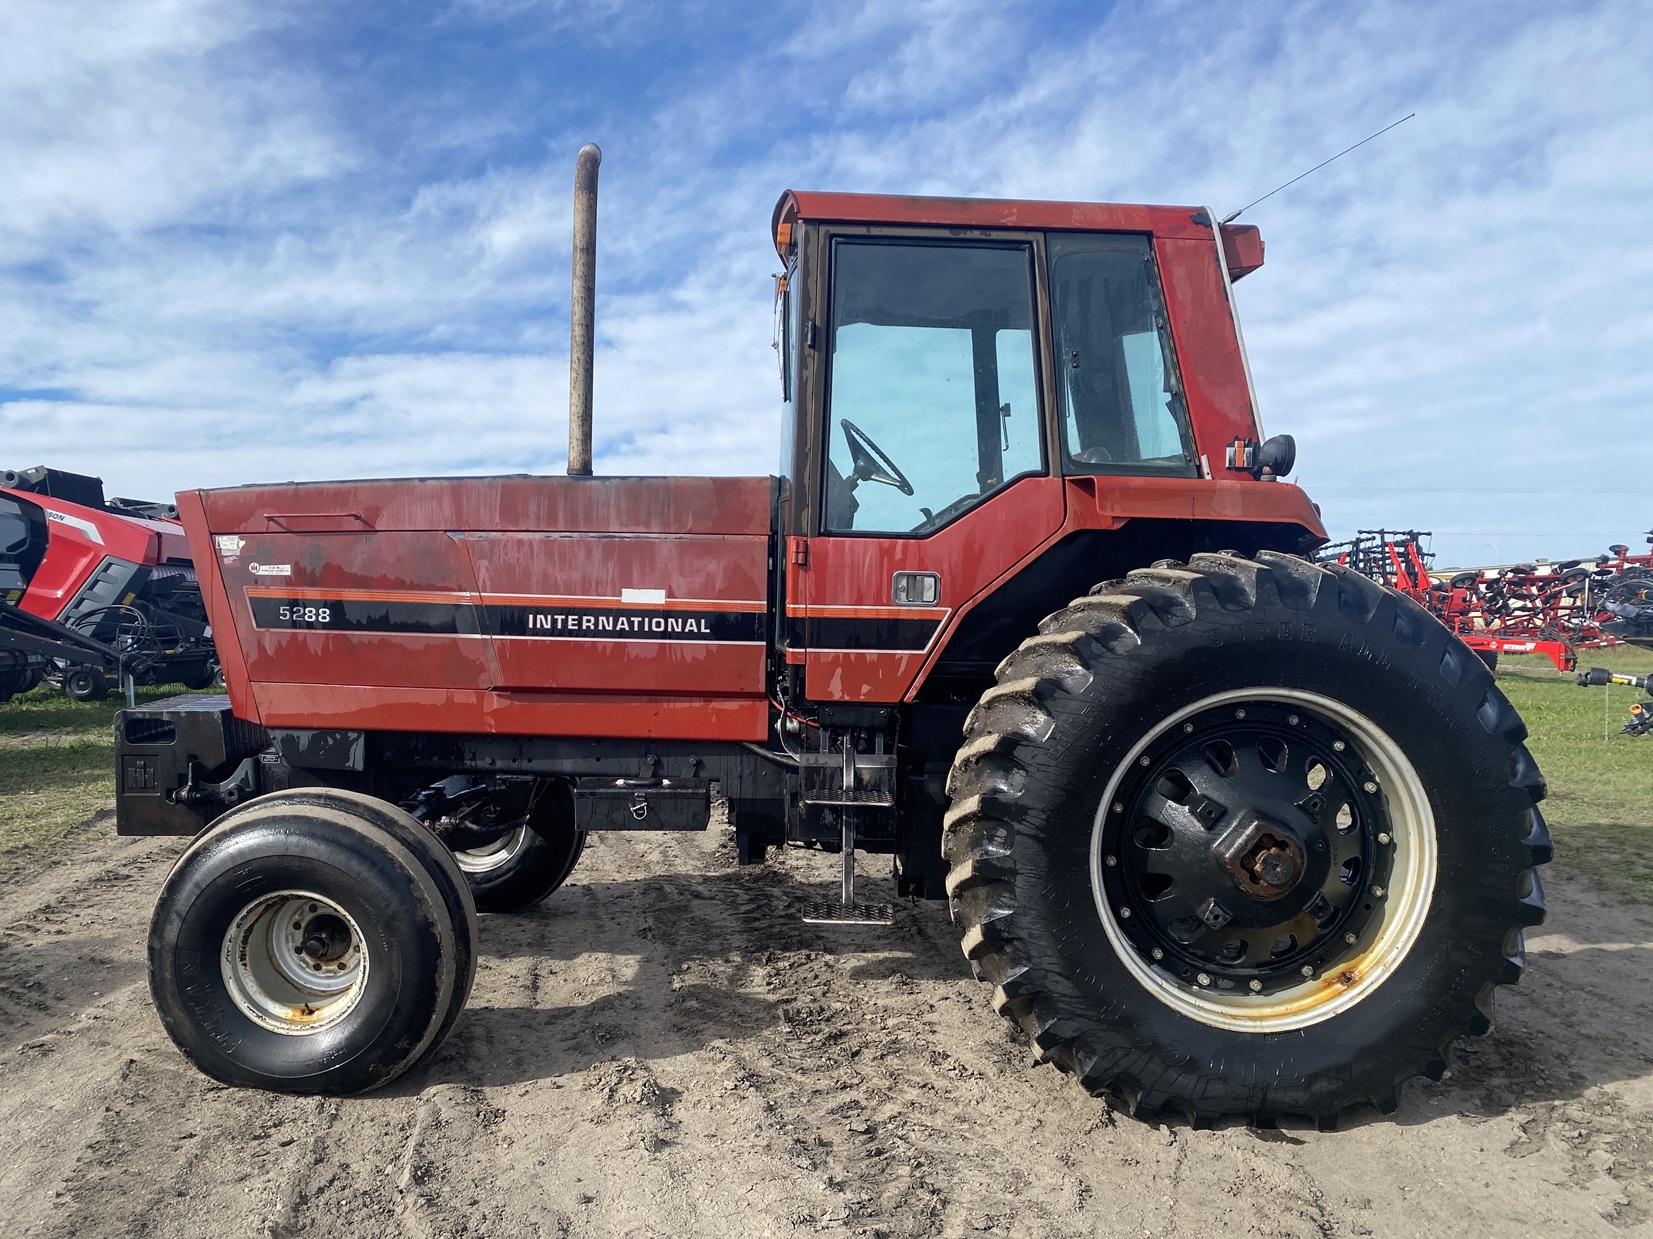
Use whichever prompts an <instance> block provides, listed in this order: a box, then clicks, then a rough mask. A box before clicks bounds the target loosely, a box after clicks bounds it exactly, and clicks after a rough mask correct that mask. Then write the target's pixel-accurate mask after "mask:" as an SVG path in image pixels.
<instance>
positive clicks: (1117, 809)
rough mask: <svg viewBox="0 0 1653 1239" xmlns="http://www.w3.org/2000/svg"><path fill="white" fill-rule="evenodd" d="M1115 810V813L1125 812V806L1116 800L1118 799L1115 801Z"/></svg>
mask: <svg viewBox="0 0 1653 1239" xmlns="http://www.w3.org/2000/svg"><path fill="white" fill-rule="evenodd" d="M1113 811H1114V812H1115V813H1123V812H1125V806H1124V805H1122V804H1120V803H1119V801H1117V800H1116V801H1114V802H1113Z"/></svg>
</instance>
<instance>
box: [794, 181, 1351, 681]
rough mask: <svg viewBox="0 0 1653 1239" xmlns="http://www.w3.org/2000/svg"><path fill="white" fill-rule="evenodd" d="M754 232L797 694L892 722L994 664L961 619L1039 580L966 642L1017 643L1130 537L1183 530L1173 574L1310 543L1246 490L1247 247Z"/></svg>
mask: <svg viewBox="0 0 1653 1239" xmlns="http://www.w3.org/2000/svg"><path fill="white" fill-rule="evenodd" d="M773 224H774V236H775V244H776V249H777V251H778V253H779V254H780V256H781V259H782V261H783V263H784V264H785V273H784V274H783V275H782V276H781V277H780V279H779V281H778V297H779V304H778V305H777V324H778V328H777V337H778V338H777V347H778V349H779V350H780V353H781V357H782V367H781V370H782V394H783V398H784V401H785V414H784V416H785V422H786V427H787V432H786V434H785V435H784V437H783V443H782V453H781V457H782V458H781V462H780V472H781V475H782V479H783V484H784V500H783V504H782V515H781V520H782V523H783V526H784V529H783V532H784V535H785V537H786V540H787V546H788V554H787V556H786V561H787V564H788V565H789V567H788V571H787V573H786V576H785V580H784V586H783V588H781V589H779V590H777V594H778V595H779V596H780V598H781V599H782V600H783V601H782V606H784V616H778V617H777V618H778V619H779V621H780V627H781V628H782V630H783V631H784V633H785V638H784V640H785V643H786V658H787V660H788V663H789V664H790V665H791V666H793V667H797V668H800V669H801V672H799V673H795V674H794V676H793V679H794V680H796V681H797V683H795V684H793V685H792V686H791V687H792V688H793V690H794V692H795V693H796V695H798V696H800V697H803V698H808V699H821V700H846V701H881V702H894V701H900V700H903V699H909V698H910V697H911V696H912V695H913V694H916V692H917V691H918V687H919V683H920V681H922V680H927V679H928V678H929V672H930V670H932V669H939V670H940V671H942V672H943V678H946V677H947V676H952V677H954V678H960V677H962V678H977V677H980V676H981V675H983V674H986V673H990V672H991V669H992V667H993V666H994V665H996V663H997V662H998V660H999V659H1001V658H1002V657H1003V656H1004V655H1005V654H1006V653H1008V652H1009V648H1010V645H1011V644H1014V642H1011V643H1009V644H1005V643H1004V641H1003V639H1002V637H1001V638H999V639H995V637H994V635H993V634H992V633H987V632H982V631H978V629H979V628H980V622H978V623H975V624H972V622H971V621H969V620H968V619H967V618H966V617H967V616H968V615H969V614H971V613H974V612H975V611H976V610H977V609H978V608H979V607H980V606H981V605H982V604H983V603H985V602H987V601H988V600H989V599H990V598H991V597H992V596H993V595H994V594H995V592H996V587H997V586H998V585H1000V584H1002V583H1003V582H1005V581H1006V580H1007V579H1008V578H1009V577H1010V576H1011V575H1013V574H1015V573H1017V572H1018V571H1020V570H1022V569H1024V568H1029V567H1033V568H1034V572H1033V574H1032V576H1030V577H1029V578H1028V579H1027V580H1025V581H1024V582H1023V583H1022V584H1023V585H1024V586H1025V587H1026V588H1018V589H1016V590H1014V591H1010V593H1009V595H1008V596H1007V597H1006V598H1004V599H1002V600H1001V601H1000V604H999V605H998V606H997V607H996V608H995V607H992V606H989V611H988V613H987V614H986V615H984V616H983V617H982V621H981V622H984V623H986V624H987V625H988V627H991V628H996V629H1000V630H1002V633H1003V634H1006V635H1007V634H1009V633H1010V632H1011V631H1013V630H1014V631H1019V632H1025V631H1026V625H1027V623H1028V622H1030V621H1037V619H1038V618H1039V617H1040V616H1041V615H1044V614H1047V613H1048V612H1049V611H1050V610H1053V609H1054V608H1055V607H1056V606H1059V605H1060V604H1061V603H1063V602H1065V601H1067V599H1068V598H1070V597H1072V596H1073V594H1074V593H1075V592H1082V591H1083V589H1084V588H1087V587H1088V583H1089V582H1091V581H1093V580H1094V579H1095V577H1096V575H1097V572H1098V568H1099V567H1101V566H1105V565H1106V564H1107V563H1108V562H1110V560H1111V559H1112V558H1113V556H1112V555H1110V554H1109V549H1110V546H1109V544H1110V543H1121V544H1123V543H1126V542H1133V541H1134V537H1135V535H1138V534H1141V533H1142V528H1141V526H1140V524H1139V526H1138V528H1137V530H1135V531H1134V533H1133V536H1132V537H1130V538H1123V539H1121V538H1114V539H1108V540H1104V541H1101V542H1099V541H1098V540H1097V538H1096V536H1095V535H1097V534H1099V533H1103V532H1114V531H1116V530H1118V529H1120V528H1122V527H1123V526H1124V525H1125V524H1126V523H1127V522H1132V521H1135V522H1141V521H1144V520H1147V521H1162V520H1164V519H1165V518H1166V517H1172V518H1173V519H1174V518H1177V517H1180V518H1183V521H1184V522H1187V521H1189V520H1190V518H1191V519H1193V520H1202V521H1204V522H1206V523H1205V524H1203V525H1202V526H1200V527H1199V528H1198V530H1197V536H1194V542H1193V543H1190V545H1189V546H1188V548H1187V549H1188V550H1189V551H1190V553H1191V552H1192V551H1193V550H1197V549H1202V547H1203V546H1204V543H1205V542H1206V541H1208V540H1209V538H1210V537H1211V536H1215V535H1217V534H1219V533H1220V535H1221V537H1219V541H1221V540H1222V538H1226V539H1227V540H1226V541H1224V542H1223V545H1224V546H1233V545H1242V546H1254V545H1261V544H1263V542H1265V541H1266V542H1268V543H1269V544H1273V543H1274V542H1275V541H1277V540H1278V538H1279V536H1280V534H1281V532H1282V530H1281V529H1280V526H1287V525H1295V526H1297V528H1298V530H1299V534H1298V537H1299V538H1301V539H1303V540H1305V541H1312V540H1314V539H1317V538H1318V537H1320V529H1319V522H1318V520H1317V519H1316V517H1315V514H1314V513H1313V511H1312V509H1311V508H1310V506H1309V504H1308V502H1307V500H1306V498H1304V497H1303V496H1302V494H1301V492H1298V491H1296V489H1295V488H1288V487H1284V486H1279V485H1259V484H1258V482H1259V481H1260V480H1261V479H1264V478H1265V477H1266V478H1267V479H1268V480H1269V481H1270V482H1272V481H1273V479H1274V474H1276V473H1280V472H1284V471H1285V470H1286V469H1287V468H1289V465H1290V460H1289V449H1288V448H1287V446H1286V445H1287V444H1289V440H1284V439H1283V440H1280V441H1276V442H1275V443H1273V444H1271V445H1270V446H1269V449H1268V451H1267V452H1265V451H1264V450H1263V448H1262V447H1261V446H1260V445H1261V443H1262V439H1263V434H1262V430H1261V425H1260V422H1259V421H1258V418H1257V415H1256V410H1255V403H1254V400H1253V397H1252V392H1251V383H1250V377H1249V374H1248V372H1247V369H1246V362H1245V355H1244V351H1243V347H1242V344H1241V340H1240V335H1239V327H1238V324H1237V320H1236V318H1235V316H1234V312H1233V299H1232V282H1233V280H1235V279H1238V278H1239V277H1241V276H1243V275H1245V274H1247V273H1249V272H1251V271H1254V270H1256V269H1257V267H1259V266H1261V265H1262V241H1261V238H1260V237H1259V236H1258V234H1257V230H1256V229H1255V228H1251V227H1235V226H1231V225H1219V224H1215V223H1214V222H1213V220H1212V217H1211V214H1210V213H1209V212H1208V211H1204V210H1200V209H1198V208H1189V207H1149V206H1118V205H1100V204H1078V203H1052V202H1012V201H981V200H962V199H946V198H913V197H886V196H878V195H861V194H828V193H797V192H793V193H787V194H785V195H783V196H782V198H781V200H780V202H779V204H778V205H777V207H776V209H775V214H774V221H773ZM1265 456H1266V457H1267V458H1268V463H1269V464H1271V465H1272V466H1273V467H1272V468H1271V469H1268V470H1265V469H1264V468H1263V467H1262V466H1261V462H1262V461H1263V458H1264V457H1265ZM1212 483H1217V485H1212ZM1214 518H1225V519H1223V520H1220V521H1217V522H1216V523H1218V524H1222V525H1226V526H1227V527H1226V528H1223V529H1221V530H1216V529H1212V528H1211V527H1210V526H1211V522H1212V521H1213V519H1214ZM1251 526H1255V528H1250V527H1251ZM1193 535H1196V529H1195V527H1194V526H1193V525H1191V524H1186V523H1185V524H1184V526H1183V528H1182V529H1181V531H1180V540H1182V541H1188V540H1189V538H1190V536H1193ZM1157 536H1158V535H1157V534H1156V537H1157ZM1172 536H1173V537H1178V536H1179V535H1178V534H1177V533H1173V534H1172ZM1194 543H1198V545H1195V544H1194ZM1058 548H1060V549H1059V550H1058V554H1057V555H1056V557H1055V559H1054V560H1053V561H1050V562H1046V558H1047V552H1049V551H1052V550H1056V549H1058ZM1120 549H1123V546H1121V547H1120ZM1212 549H1214V548H1212ZM1132 562H1134V561H1132ZM1120 563H1121V565H1123V563H1124V561H1123V560H1121V561H1120ZM1040 564H1042V565H1043V566H1042V567H1039V566H1037V565H1040ZM1119 570H1120V571H1121V572H1122V571H1124V570H1125V568H1124V566H1121V567H1120V569H1119ZM1013 599H1014V600H1019V601H1013ZM1006 604H1009V606H1010V609H1011V610H1015V611H1017V614H1014V615H1011V614H1007V613H1005V612H1006ZM1040 608H1043V609H1042V610H1041V609H1040ZM947 636H952V637H953V638H954V639H953V640H951V641H949V640H946V639H945V638H946V637H947ZM961 636H962V637H963V638H964V640H963V642H962V643H960V642H959V640H958V638H959V637H961ZM943 645H945V646H946V647H947V648H946V649H943V648H941V647H942V646H943Z"/></svg>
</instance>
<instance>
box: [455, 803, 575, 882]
mask: <svg viewBox="0 0 1653 1239" xmlns="http://www.w3.org/2000/svg"><path fill="white" fill-rule="evenodd" d="M584 850H585V832H584V831H582V830H579V829H577V828H576V826H575V819H574V799H573V793H572V792H571V791H570V790H569V787H568V785H567V784H566V783H563V782H560V781H555V780H553V781H551V782H549V783H547V784H546V785H545V788H544V790H543V791H542V792H540V793H539V796H538V799H537V800H536V801H535V802H534V805H533V807H532V809H531V810H530V811H529V820H528V822H526V823H524V824H523V825H521V826H519V827H517V828H516V829H515V830H513V831H512V832H511V833H510V834H507V835H505V836H503V837H501V838H500V839H498V840H497V841H496V842H494V843H492V844H489V845H487V846H485V847H479V848H467V849H465V850H463V851H459V852H455V853H454V860H455V861H457V862H458V865H459V868H460V870H462V871H463V873H464V875H465V880H466V881H467V882H468V883H469V884H470V888H471V894H472V896H473V897H474V898H475V899H476V907H477V910H478V911H480V912H523V911H526V910H527V909H529V908H531V907H533V906H534V905H535V904H537V903H540V902H541V901H542V900H544V899H545V898H546V897H547V896H548V895H550V894H551V892H552V891H554V890H556V889H557V888H558V887H559V886H561V885H562V884H563V883H564V882H565V881H567V880H568V875H569V874H571V873H573V872H574V865H575V864H576V863H577V862H578V861H579V859H580V853H581V852H583V851H584Z"/></svg>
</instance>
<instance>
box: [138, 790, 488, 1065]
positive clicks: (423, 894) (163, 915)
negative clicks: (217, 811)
mask: <svg viewBox="0 0 1653 1239" xmlns="http://www.w3.org/2000/svg"><path fill="white" fill-rule="evenodd" d="M441 851H442V849H441V847H440V845H439V844H438V843H437V842H436V841H435V840H434V839H430V840H428V842H426V841H424V840H422V839H421V838H420V837H419V836H418V835H409V834H404V833H401V832H398V831H395V830H392V829H387V828H385V827H384V826H383V825H381V824H379V823H377V822H375V821H373V820H372V819H371V817H370V816H366V815H362V814H359V813H355V812H344V811H341V810H340V809H339V808H337V807H333V806H323V805H317V804H303V803H296V802H295V798H294V797H292V796H291V795H289V796H282V795H279V794H278V795H275V796H270V797H265V798H262V799H260V800H256V801H253V802H251V803H249V804H248V805H246V806H244V807H243V808H240V809H237V810H234V811H232V812H230V813H228V814H226V815H225V816H224V817H223V818H221V819H219V821H218V822H217V823H215V824H214V825H213V827H212V828H211V829H209V830H208V831H206V832H205V833H204V834H203V835H201V836H200V837H199V838H198V839H197V840H196V841H195V842H194V843H193V844H192V845H191V846H190V847H189V849H188V850H187V851H185V853H184V854H183V856H182V857H180V858H179V860H178V863H177V865H176V866H175V867H174V869H173V871H172V873H171V874H170V875H169V877H168V878H167V881H166V884H165V885H164V887H163V888H162V891H161V896H160V899H159V901H158V902H157V904H156V908H155V915H154V918H153V920H152V922H151V926H150V934H149V979H150V992H151V994H152V995H153V997H154V1000H155V1007H156V1010H157V1012H158V1013H159V1014H160V1017H161V1021H162V1023H163V1024H164V1025H165V1027H166V1030H167V1033H168V1034H169V1035H170V1036H171V1037H172V1040H173V1042H174V1043H175V1044H176V1045H177V1046H178V1048H179V1049H180V1050H181V1051H183V1053H184V1055H185V1056H186V1057H188V1058H189V1059H190V1060H191V1061H192V1062H194V1063H195V1065H196V1066H197V1067H199V1068H200V1069H201V1070H202V1071H204V1072H205V1073H206V1074H208V1075H210V1076H212V1077H213V1078H215V1079H217V1080H221V1081H223V1082H224V1083H226V1084H232V1085H240V1086H247V1087H255V1088H264V1089H271V1090H274V1091H277V1092H287V1093H333V1094H348V1093H359V1092H363V1091H366V1090H368V1089H372V1088H377V1087H379V1086H381V1085H383V1084H385V1083H387V1082H389V1081H390V1080H392V1079H394V1078H395V1077H396V1076H398V1075H400V1074H401V1073H402V1072H404V1071H406V1070H407V1069H408V1068H410V1067H412V1066H413V1065H414V1064H416V1063H417V1062H419V1061H420V1060H421V1059H423V1058H424V1057H425V1056H426V1055H427V1054H429V1053H430V1052H431V1051H432V1050H433V1049H435V1047H436V1046H437V1045H438V1044H439V1043H440V1041H441V1039H442V1037H443V1035H445V1033H446V1031H447V1029H448V1028H449V1027H450V1026H451V1024H452V1022H453V1016H454V1015H455V1014H456V1013H457V1008H458V1006H460V1005H462V1004H463V1001H464V996H465V994H466V992H467V991H468V990H469V986H470V979H471V973H472V971H473V970H474V966H475V965H474V960H475V956H474V945H473V941H472V935H473V932H474V927H473V924H472V923H471V922H470V921H468V920H467V919H466V918H465V917H463V916H461V917H458V918H455V917H454V915H453V914H452V912H451V910H450V898H449V897H448V895H447V892H446V891H445V881H444V878H443V876H442V875H443V869H442V866H443V861H444V858H442V857H441V855H440V854H441ZM463 899H464V896H463V893H461V901H462V902H463Z"/></svg>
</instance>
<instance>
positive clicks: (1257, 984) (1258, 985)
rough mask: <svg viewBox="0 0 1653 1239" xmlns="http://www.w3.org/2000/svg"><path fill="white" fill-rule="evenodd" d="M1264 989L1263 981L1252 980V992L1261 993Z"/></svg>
mask: <svg viewBox="0 0 1653 1239" xmlns="http://www.w3.org/2000/svg"><path fill="white" fill-rule="evenodd" d="M1262 991H1263V983H1262V982H1261V981H1253V982H1251V992H1252V993H1253V994H1260V993H1262Z"/></svg>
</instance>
